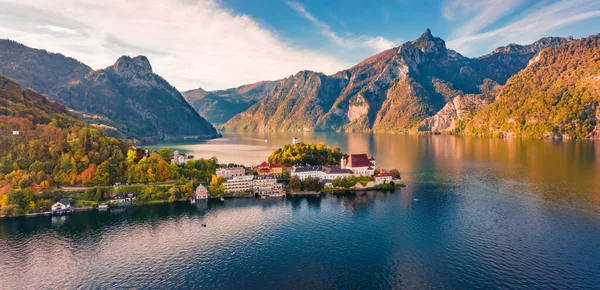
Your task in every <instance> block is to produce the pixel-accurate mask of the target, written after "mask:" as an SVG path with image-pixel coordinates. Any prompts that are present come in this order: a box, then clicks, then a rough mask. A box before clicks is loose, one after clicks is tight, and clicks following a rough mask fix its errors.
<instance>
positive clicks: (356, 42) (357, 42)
mask: <svg viewBox="0 0 600 290" xmlns="http://www.w3.org/2000/svg"><path fill="white" fill-rule="evenodd" d="M286 3H287V4H288V5H289V6H290V7H291V8H292V9H294V10H295V11H296V12H297V13H298V14H300V15H301V16H302V17H304V18H306V19H307V20H308V21H310V22H311V23H313V24H314V25H315V26H316V27H317V28H318V29H319V31H320V32H321V34H322V35H324V36H325V37H327V38H329V39H330V40H332V41H333V42H334V43H336V44H337V45H340V46H344V47H348V48H361V47H366V48H369V49H371V50H372V51H373V52H374V53H379V52H381V51H384V50H386V49H389V48H392V47H394V46H397V44H396V43H395V42H393V41H391V40H388V39H386V38H384V37H383V36H375V37H371V36H365V35H360V36H357V37H353V38H347V37H341V36H339V35H338V34H337V33H335V32H334V31H333V30H331V27H330V26H329V25H328V24H327V23H325V22H323V21H321V20H319V19H317V18H316V17H314V16H313V15H312V14H310V13H309V12H308V11H307V10H306V8H304V6H303V5H302V4H300V3H299V2H296V1H292V0H286Z"/></svg>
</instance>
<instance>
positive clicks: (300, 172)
mask: <svg viewBox="0 0 600 290" xmlns="http://www.w3.org/2000/svg"><path fill="white" fill-rule="evenodd" d="M291 176H297V177H298V178H300V180H302V181H304V180H305V179H306V178H308V177H309V176H310V177H311V178H320V179H325V178H326V177H327V175H326V173H325V172H324V171H323V166H321V165H317V166H294V167H293V168H292V172H291Z"/></svg>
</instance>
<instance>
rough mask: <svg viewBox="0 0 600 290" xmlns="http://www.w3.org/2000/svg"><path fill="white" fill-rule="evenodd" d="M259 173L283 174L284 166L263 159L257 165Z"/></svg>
mask: <svg viewBox="0 0 600 290" xmlns="http://www.w3.org/2000/svg"><path fill="white" fill-rule="evenodd" d="M256 171H257V172H258V175H281V174H283V166H281V164H276V163H268V162H266V161H263V163H261V164H259V165H258V166H257V167H256Z"/></svg>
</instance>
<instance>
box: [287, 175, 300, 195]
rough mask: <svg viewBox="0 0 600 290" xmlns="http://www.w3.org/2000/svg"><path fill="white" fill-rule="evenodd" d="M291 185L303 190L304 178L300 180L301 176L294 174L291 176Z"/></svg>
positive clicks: (293, 187)
mask: <svg viewBox="0 0 600 290" xmlns="http://www.w3.org/2000/svg"><path fill="white" fill-rule="evenodd" d="M289 186H290V188H291V189H292V190H297V191H300V190H302V180H300V177H298V176H292V177H291V178H290V184H289Z"/></svg>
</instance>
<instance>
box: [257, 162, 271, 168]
mask: <svg viewBox="0 0 600 290" xmlns="http://www.w3.org/2000/svg"><path fill="white" fill-rule="evenodd" d="M258 167H269V163H267V161H263V163H261V164H259V165H258Z"/></svg>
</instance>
